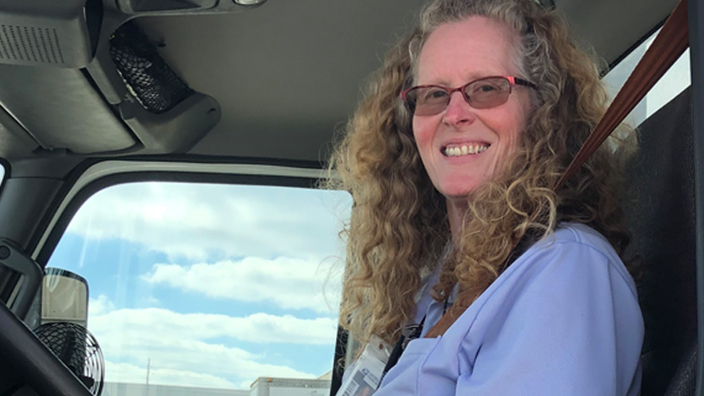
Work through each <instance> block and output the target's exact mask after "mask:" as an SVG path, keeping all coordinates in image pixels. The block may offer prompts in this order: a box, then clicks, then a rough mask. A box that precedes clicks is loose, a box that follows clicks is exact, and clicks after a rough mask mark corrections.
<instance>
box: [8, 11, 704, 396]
mask: <svg viewBox="0 0 704 396" xmlns="http://www.w3.org/2000/svg"><path fill="white" fill-rule="evenodd" d="M536 1H539V2H540V3H541V4H542V5H543V6H544V7H550V8H552V7H554V8H556V9H557V10H559V11H560V12H562V13H564V14H565V15H566V17H567V19H568V20H569V23H570V28H571V29H572V31H573V33H574V35H575V37H577V39H578V40H579V42H580V43H581V44H583V45H584V46H586V47H590V48H593V49H594V51H595V52H596V53H597V54H598V56H599V57H600V58H602V59H604V70H603V73H604V74H605V75H606V76H607V77H606V78H608V76H609V74H610V71H611V70H616V68H617V67H618V66H619V65H620V64H622V63H623V62H624V61H625V60H626V59H628V58H629V56H634V54H635V53H636V52H638V51H639V50H638V49H639V48H642V47H641V46H642V45H644V43H646V42H647V40H649V39H650V38H652V36H653V34H656V32H657V30H658V29H659V28H660V27H661V26H662V24H663V23H664V21H665V20H666V18H667V17H668V15H669V14H670V13H671V12H672V10H673V9H674V8H675V6H676V5H677V1H675V0H639V1H636V0H608V1H607V0H593V1H587V0H554V1H553V0H536ZM423 4H424V1H422V0H384V1H383V2H378V1H377V2H372V1H368V0H364V1H341V0H326V1H316V0H286V1H283V0H168V1H167V0H67V1H61V2H56V1H53V0H31V1H28V0H5V1H3V2H2V3H1V4H0V160H1V163H2V166H3V170H4V173H3V175H4V176H3V180H2V185H1V186H0V300H2V302H3V304H0V396H20V395H40V396H49V395H52V396H54V395H71V396H73V395H90V394H95V393H91V392H96V391H95V390H93V391H91V390H89V389H90V388H91V385H92V384H93V383H92V382H90V381H87V380H85V378H80V377H81V375H79V374H76V373H74V372H72V370H71V369H70V367H69V366H70V365H68V364H67V363H66V362H65V361H62V360H61V359H60V358H59V357H57V356H56V354H55V353H56V351H54V352H52V351H51V350H50V349H49V348H47V346H46V338H42V340H41V341H40V338H41V337H39V336H40V334H38V332H37V331H36V330H37V324H38V322H37V320H38V319H37V315H43V314H44V313H43V312H40V311H41V310H42V308H39V307H38V306H42V307H43V306H44V305H45V304H44V302H41V303H40V302H38V301H40V300H41V295H40V294H38V293H39V292H40V290H42V289H43V288H46V282H47V281H46V279H45V278H44V276H45V272H46V273H47V274H48V273H51V274H53V275H54V276H56V274H57V272H56V270H51V271H45V268H46V267H51V266H52V265H49V264H50V263H52V262H53V261H52V260H54V261H55V260H56V259H55V258H52V257H56V255H57V252H59V251H61V252H63V251H64V250H62V248H60V243H63V242H61V241H62V238H63V237H64V235H67V232H68V231H67V230H70V229H71V227H77V226H73V225H72V220H73V219H74V218H75V217H76V216H78V214H79V212H80V211H81V210H82V209H81V208H82V206H84V205H88V204H87V202H88V201H89V200H90V199H91V197H93V196H96V197H97V194H99V193H100V192H101V191H107V190H108V189H111V188H113V187H116V186H121V185H133V184H134V183H161V182H164V183H174V184H178V185H181V184H183V183H191V184H208V185H211V184H212V185H224V186H266V187H276V186H279V187H287V188H293V189H316V188H318V186H319V185H320V182H321V180H324V179H325V178H326V177H329V175H328V173H327V171H326V166H327V158H328V156H329V154H330V151H331V149H332V148H333V147H334V142H335V141H336V139H339V136H340V133H341V132H342V131H343V130H344V127H345V123H346V122H347V121H348V119H349V117H350V116H351V115H352V113H353V112H354V109H355V106H356V103H357V102H358V101H359V99H360V97H361V93H360V92H361V87H363V86H364V83H365V79H366V78H367V77H368V75H369V74H370V73H372V72H373V71H374V70H375V69H376V68H378V67H379V66H380V63H381V59H382V57H383V54H384V52H385V50H386V49H387V48H388V47H389V46H390V45H391V44H392V43H393V42H394V41H395V39H396V38H397V37H399V36H401V35H403V34H404V33H405V32H407V31H408V30H409V29H410V27H411V26H412V25H413V21H414V20H415V18H417V15H418V12H419V10H420V8H421V7H422V5H423ZM688 9H689V13H690V15H689V21H690V22H689V35H690V46H691V48H690V51H689V57H690V62H691V66H690V65H689V64H687V69H688V70H691V72H690V73H691V74H690V75H691V86H690V87H687V88H686V89H685V90H684V91H683V92H681V93H680V92H676V94H675V95H673V96H674V98H673V99H670V98H668V99H667V100H663V102H665V103H663V105H662V106H661V107H659V109H657V110H653V111H651V112H649V113H648V114H647V115H645V116H643V117H641V118H640V119H638V120H637V125H634V126H637V129H636V130H637V133H638V139H639V151H638V152H637V154H636V155H635V156H634V158H633V159H632V160H631V161H630V165H629V166H630V170H629V175H630V178H629V180H628V183H627V189H626V191H627V194H626V196H625V197H624V200H625V204H624V207H625V208H626V211H627V218H628V221H629V225H630V226H631V231H632V233H633V236H632V243H631V246H630V249H631V251H630V254H632V255H634V256H637V257H638V260H639V261H640V262H641V264H642V268H643V276H642V278H641V279H640V280H639V295H640V299H641V307H642V309H643V313H644V318H645V323H646V339H645V344H644V347H643V354H642V359H643V368H644V373H643V390H642V394H643V395H678V396H679V395H695V394H696V395H704V390H703V389H702V373H704V365H702V364H701V363H700V362H699V361H698V359H697V356H698V355H699V356H701V352H702V350H701V348H702V347H704V339H703V338H702V336H701V335H700V333H699V331H701V330H700V329H701V328H702V326H701V324H700V323H699V321H700V320H699V318H700V317H703V315H702V310H703V309H704V304H703V303H702V297H698V296H704V289H703V287H704V275H703V274H704V272H703V271H704V264H703V262H704V250H702V249H703V248H702V246H704V245H703V244H702V239H703V238H704V227H702V225H704V219H703V216H704V190H703V187H702V186H704V183H702V181H701V180H704V179H701V178H702V177H703V176H702V175H704V173H703V171H704V160H703V158H704V151H702V150H704V146H702V143H701V142H699V140H700V139H701V137H699V136H698V135H697V133H699V134H701V133H702V132H704V130H703V128H702V121H701V119H702V118H701V117H702V116H701V113H702V111H701V109H702V106H704V103H703V102H702V95H703V94H704V85H703V84H702V76H703V74H702V70H704V69H703V67H704V64H702V60H704V58H703V57H702V52H701V49H702V48H704V43H703V42H702V40H703V39H704V28H703V27H702V26H701V23H702V21H704V4H703V3H702V1H701V0H689V3H688ZM697 43H699V45H697ZM626 74H627V73H626ZM688 78H690V77H688ZM686 85H689V82H687V84H686ZM650 113H652V114H650ZM695 132H696V133H695ZM333 177H334V176H333ZM191 184H189V185H191ZM143 185H148V184H143ZM140 191H141V190H140ZM184 191H185V190H184ZM296 191H298V190H296ZM125 194H127V193H125ZM130 194H132V193H130ZM134 194H142V193H141V192H137V193H134ZM184 194H187V192H184ZM284 196H285V195H284ZM303 201H305V199H302V201H301V202H303ZM101 202H102V201H101ZM292 202H293V201H291V202H289V203H287V204H285V205H286V206H287V207H286V210H287V213H290V214H292V215H295V214H296V212H297V211H298V210H299V207H298V206H297V205H296V204H293V203H292ZM296 202H298V201H296ZM95 205H97V204H95ZM95 205H93V206H95ZM99 209H100V208H99ZM99 209H96V210H99ZM102 210H103V211H106V212H110V211H112V212H114V213H113V215H115V216H117V217H120V216H129V213H127V214H124V213H122V212H119V213H118V211H117V209H115V208H112V207H107V208H105V207H104V208H102ZM134 210H139V208H137V209H134ZM159 210H160V209H154V208H151V209H148V210H147V209H145V212H147V215H145V216H147V217H149V216H152V217H154V216H156V214H155V213H156V212H158V211H159ZM179 210H180V209H179ZM155 211H156V212H155ZM165 212H167V213H165V214H164V215H165V216H168V215H171V214H173V213H175V212H169V211H168V210H166V211H165ZM116 213H117V214H116ZM121 213H122V214H121ZM159 213H161V212H159ZM214 213H216V214H215V215H214V216H218V215H222V213H219V214H217V213H218V212H214ZM243 216H244V217H246V216H245V215H243ZM150 218H151V217H150ZM194 219H195V220H194ZM197 219H198V216H197V214H194V216H193V217H188V218H187V220H184V221H186V222H195V223H197V221H196V220H197ZM287 219H288V218H287ZM282 221H288V220H286V219H284V220H282ZM291 221H293V220H291ZM139 227H143V228H144V229H148V228H149V227H147V226H137V228H139ZM338 231H339V230H338ZM105 232H108V231H105ZM247 232H248V233H252V234H256V233H257V229H248V230H247ZM194 233H198V231H195V232H194ZM330 234H332V237H333V238H337V235H336V232H335V231H333V232H331V233H330ZM139 235H144V234H139ZM191 236H192V237H193V240H203V241H212V240H216V239H218V238H222V236H218V235H210V234H208V235H191ZM141 238H142V242H143V247H144V251H145V252H149V251H151V250H150V246H149V243H151V242H148V241H152V240H154V241H156V242H154V243H155V244H156V243H159V244H163V246H168V248H169V249H172V250H169V252H177V251H178V246H172V245H168V243H167V242H164V240H163V239H158V238H157V239H150V238H152V237H151V236H145V237H141ZM154 238H156V237H154ZM199 238H200V239H199ZM145 241H147V242H145ZM208 243H209V242H208ZM225 243H227V242H225ZM57 246H58V247H57ZM159 246H161V245H159ZM154 249H156V248H154ZM206 250H207V249H206ZM144 254H147V253H144ZM169 254H170V253H169ZM233 254H235V253H233ZM340 254H342V253H340ZM235 255H236V256H238V255H240V254H239V253H237V254H235ZM171 257H172V256H169V259H171ZM164 260H166V259H162V261H164ZM194 263H195V261H194ZM281 263H284V262H283V261H280V262H279V264H281ZM172 264H173V261H171V262H169V263H168V264H163V263H162V264H158V265H155V266H153V267H150V271H151V272H148V273H146V275H145V274H143V275H141V278H140V279H141V280H142V281H144V280H145V279H146V280H148V281H149V282H151V283H150V284H159V285H162V284H166V282H167V281H163V280H161V281H160V280H159V279H162V278H159V276H160V275H162V274H166V272H165V271H166V270H167V269H170V270H174V271H175V269H174V268H175V267H173V266H171V267H170V266H169V265H172ZM281 265H283V264H281ZM198 268H200V267H198V264H192V265H190V266H189V267H188V268H187V269H188V270H189V271H190V270H193V271H192V272H188V274H189V276H196V274H195V270H196V269H198ZM237 268H239V267H237ZM262 268H271V271H274V270H277V269H280V268H281V267H277V266H271V267H266V266H265V267H262ZM162 270H163V271H164V272H163V273H162V272H160V271H162ZM74 272H80V271H77V270H76V271H74ZM262 274H263V275H261V276H264V277H266V276H267V273H266V272H262ZM74 275H75V274H74ZM271 275H274V274H273V273H272V274H271ZM116 276H117V275H116ZM164 276H166V275H164ZM233 276H234V275H233ZM86 278H87V279H88V281H87V282H83V284H87V289H86V291H85V295H86V297H85V298H84V299H87V298H88V297H87V296H88V289H91V288H92V289H91V291H94V290H97V289H96V288H95V287H98V286H97V285H98V284H101V285H102V284H103V283H106V284H107V285H106V286H104V287H106V288H109V287H110V285H109V284H108V283H110V282H117V280H115V279H117V278H113V277H107V276H106V277H105V279H101V280H100V281H97V280H96V281H94V280H93V278H88V277H86ZM72 279H74V281H76V284H79V283H81V281H80V280H81V279H82V277H81V275H80V274H78V275H76V276H74V277H73V278H72ZM163 279H165V278H163ZM170 279H171V278H170ZM189 279H191V278H189ZM193 279H195V278H193ZM158 282H162V283H158ZM169 282H175V281H173V279H171V280H169ZM94 284H96V286H95V287H94V286H93V285H94ZM183 287H184V288H185V287H190V288H191V289H189V290H191V291H193V290H200V291H201V292H203V293H206V294H207V293H215V292H214V291H209V290H207V285H206V286H205V287H203V286H198V285H195V286H194V285H193V284H188V285H186V286H183ZM199 287H200V289H199ZM270 289H276V288H274V287H272V288H270ZM125 290H127V292H129V288H127V289H125ZM275 292H277V290H273V291H272V292H271V296H270V300H271V301H278V302H279V303H280V304H285V300H286V299H287V297H286V296H283V297H281V296H279V297H277V296H276V295H275V294H274V293H275ZM267 293H269V291H267ZM281 293H284V291H283V290H282V291H281ZM38 296H39V297H38ZM90 297H91V304H94V301H96V304H97V301H102V300H98V299H97V296H93V295H91V296H90ZM93 297H96V300H93ZM126 298H127V299H129V298H130V297H129V296H127V297H126ZM47 304H48V303H47ZM96 307H97V306H96ZM142 308H143V307H142ZM91 309H92V310H93V309H97V308H94V306H93V305H91ZM144 309H146V308H144ZM149 309H152V311H149V312H152V313H154V314H157V313H163V311H157V310H156V309H157V308H155V307H151V308H149ZM117 311H119V310H117V309H115V312H117ZM145 312H146V311H145ZM82 314H83V315H84V317H85V315H87V313H86V312H83V313H82ZM90 320H93V319H90ZM90 320H89V322H88V329H89V330H91V322H90ZM305 320H310V322H306V324H307V325H308V324H309V323H311V326H313V324H314V323H318V322H315V320H316V319H315V318H313V317H312V316H311V317H310V318H308V317H306V318H305ZM238 323H239V322H238ZM321 323H322V322H321ZM325 323H326V324H328V322H325ZM328 327H329V326H328ZM311 329H312V327H311ZM326 329H327V327H326ZM158 331H159V329H155V330H154V332H157V333H158ZM326 331H328V330H326ZM329 331H330V334H331V335H330V336H329V338H327V339H328V340H332V341H331V342H332V345H329V343H328V344H325V343H324V342H322V341H321V342H320V343H318V344H316V345H327V346H326V347H325V348H327V349H328V350H329V352H328V353H329V362H328V363H329V367H328V368H327V370H333V362H337V363H339V362H340V358H342V357H344V354H343V353H342V352H341V349H340V347H341V345H339V344H340V343H341V339H344V337H336V332H335V328H334V327H333V328H332V329H331V330H329ZM156 336H157V337H158V336H159V334H156ZM38 337H39V338H38ZM96 338H97V341H98V342H100V341H101V337H100V334H98V333H97V332H96ZM335 340H337V343H338V345H337V348H336V346H335V345H334V342H335ZM315 342H317V341H315ZM315 342H313V343H315ZM209 345H210V344H209ZM82 348H84V349H85V348H87V347H86V346H85V345H84V346H83V347H82ZM103 349H104V350H105V351H104V352H105V354H106V356H108V353H109V351H108V350H107V348H105V346H104V348H103ZM336 352H337V353H336ZM261 353H263V352H261ZM261 353H260V354H261ZM252 354H253V355H256V352H252ZM303 355H305V354H303ZM140 356H141V355H140ZM145 356H146V355H145ZM248 356H249V355H248ZM300 359H301V360H305V359H306V357H305V356H301V357H300ZM143 360H146V359H143ZM337 363H336V364H337ZM121 364H123V366H120V365H119V364H118V362H113V366H108V374H107V378H108V379H109V378H110V374H109V371H110V369H111V367H112V368H113V369H115V370H116V369H117V368H119V367H122V368H124V367H127V366H124V364H127V363H125V362H122V363H121ZM326 364H327V363H326ZM149 365H151V360H150V362H149V363H147V362H144V366H147V368H146V373H147V374H146V375H147V377H146V383H147V385H149V375H150V374H149V370H150V366H149ZM143 368H144V367H142V369H143ZM165 372H166V371H163V373H165ZM282 372H283V371H282ZM333 372H337V374H339V367H338V368H337V370H333ZM139 373H140V374H139V375H142V371H140V372H139ZM153 373H154V374H156V373H157V371H153ZM320 374H322V372H321V373H320ZM262 375H268V374H266V373H263V374H262ZM257 377H258V376H257ZM257 377H253V378H252V380H254V379H255V378H257ZM199 378H201V379H202V380H203V381H207V380H208V378H211V377H207V376H205V374H203V376H201V377H199ZM309 378H310V377H309ZM336 378H337V377H336V376H335V375H333V378H332V380H331V386H330V391H329V392H330V394H331V395H334V394H335V389H336V386H339V378H337V380H336ZM260 380H261V379H260ZM100 381H101V382H102V381H103V378H102V377H101V378H100ZM108 382H109V381H108ZM214 387H217V386H214ZM237 388H238V389H246V386H244V385H242V386H241V387H237ZM213 392H215V391H213ZM104 394H109V393H104ZM113 394H118V393H113ZM164 394H167V393H164ZM173 394H177V393H173ZM178 394H186V393H178ZM193 394H196V393H193ZM202 394H205V393H202ZM212 394H213V395H215V394H217V393H212ZM245 394H248V393H245Z"/></svg>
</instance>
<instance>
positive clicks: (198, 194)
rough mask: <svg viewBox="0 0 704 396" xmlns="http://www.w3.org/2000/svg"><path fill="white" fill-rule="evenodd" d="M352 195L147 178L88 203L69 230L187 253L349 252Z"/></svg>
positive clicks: (199, 256) (195, 256) (197, 256)
mask: <svg viewBox="0 0 704 396" xmlns="http://www.w3.org/2000/svg"><path fill="white" fill-rule="evenodd" d="M350 204H351V198H350V197H349V195H348V194H347V193H344V192H340V191H323V190H309V189H300V188H283V187H264V186H243V185H237V186H232V185H213V184H194V183H166V182H147V183H130V184H124V185H118V186H113V187H110V188H108V189H106V190H103V191H100V192H98V193H97V194H96V195H94V196H93V197H91V198H90V199H89V200H88V201H87V202H86V203H85V204H84V205H83V207H81V208H80V210H79V211H78V213H77V214H76V216H75V217H74V219H73V220H72V221H71V224H70V225H69V231H70V232H73V233H76V234H79V235H81V236H83V237H85V238H87V239H105V238H117V239H123V240H126V241H129V242H136V243H140V244H142V245H143V246H145V247H146V248H148V249H150V250H154V251H159V252H164V253H166V254H167V255H168V256H169V257H170V259H171V260H176V259H178V258H179V257H186V258H188V259H191V260H208V258H209V257H218V258H224V257H245V256H257V257H267V258H274V257H278V256H287V257H295V258H315V259H317V260H321V259H323V258H326V257H329V256H341V255H342V254H343V252H342V248H341V243H340V241H339V238H338V232H339V230H340V229H341V228H342V221H346V220H347V219H348V218H349V207H350Z"/></svg>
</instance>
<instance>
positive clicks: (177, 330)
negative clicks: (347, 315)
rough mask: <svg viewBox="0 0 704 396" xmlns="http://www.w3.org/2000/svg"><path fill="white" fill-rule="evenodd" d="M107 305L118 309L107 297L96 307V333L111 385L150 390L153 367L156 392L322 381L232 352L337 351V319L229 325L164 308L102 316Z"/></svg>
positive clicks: (263, 318) (91, 324) (232, 321)
mask: <svg viewBox="0 0 704 396" xmlns="http://www.w3.org/2000/svg"><path fill="white" fill-rule="evenodd" d="M101 304H102V305H103V306H108V305H110V304H109V301H107V298H105V296H100V297H98V298H97V299H95V300H91V309H90V312H91V315H90V317H89V319H88V328H89V329H90V331H91V332H92V333H93V334H94V335H95V336H96V338H97V340H98V342H99V343H100V346H101V348H102V350H103V353H104V355H105V359H106V362H108V365H107V371H106V381H109V382H132V383H143V382H144V381H145V379H146V367H147V361H150V362H151V364H150V383H154V384H164V385H183V386H196V387H197V386H209V387H226V388H236V387H239V386H242V384H249V383H251V382H252V381H254V380H255V379H256V378H258V377H260V376H274V377H289V378H315V377H316V376H315V375H313V374H311V373H306V372H302V371H300V370H296V369H294V368H292V367H288V366H286V365H283V364H279V362H273V363H272V362H267V361H266V358H267V356H263V355H259V354H255V353H251V352H249V351H246V350H245V349H242V348H239V347H234V346H232V345H229V344H232V343H233V342H234V341H243V342H255V343H303V344H314V345H329V346H330V348H331V350H332V347H333V345H334V341H335V332H336V326H337V323H336V321H335V320H333V319H329V318H318V319H299V318H295V317H293V316H290V315H285V316H274V315H268V314H263V313H260V314H254V315H250V316H247V317H229V316H226V315H215V314H200V313H198V314H180V313H176V312H172V311H168V310H165V309H159V308H147V309H118V310H112V311H109V310H106V309H103V310H102V311H101V310H100V308H96V307H98V306H99V305H101ZM97 312H99V313H97ZM225 344H228V345H225ZM240 344H242V342H240ZM301 358H302V359H304V357H301Z"/></svg>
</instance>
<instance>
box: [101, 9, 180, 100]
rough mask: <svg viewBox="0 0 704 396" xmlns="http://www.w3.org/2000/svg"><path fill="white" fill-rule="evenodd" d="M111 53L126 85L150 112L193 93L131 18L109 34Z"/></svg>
mask: <svg viewBox="0 0 704 396" xmlns="http://www.w3.org/2000/svg"><path fill="white" fill-rule="evenodd" d="M110 55H111V56H112V60H113V62H115V66H116V67H117V70H118V71H119V72H120V75H122V79H123V80H124V81H125V84H127V87H128V88H129V89H130V90H131V91H132V94H133V95H134V96H135V97H136V98H137V100H139V102H140V103H141V104H142V106H144V108H145V109H146V110H147V111H149V112H151V113H155V114H160V113H164V112H166V111H168V110H170V109H172V108H173V107H174V106H176V105H177V104H179V103H180V102H181V101H183V100H184V99H186V98H187V97H189V96H190V95H192V94H193V90H192V89H191V88H189V87H188V85H186V83H185V82H184V81H183V80H181V78H179V76H177V75H176V73H174V71H173V70H171V68H170V67H169V65H167V64H166V62H165V61H164V59H163V58H162V57H161V56H160V55H159V53H158V52H157V49H156V46H155V45H154V44H153V43H152V42H151V41H150V40H149V39H148V38H147V36H146V35H145V34H144V32H142V30H141V29H140V28H139V27H138V26H137V25H135V24H134V23H132V22H127V23H125V24H124V25H122V26H121V27H120V28H119V29H117V30H116V31H115V33H114V34H113V36H112V37H111V38H110Z"/></svg>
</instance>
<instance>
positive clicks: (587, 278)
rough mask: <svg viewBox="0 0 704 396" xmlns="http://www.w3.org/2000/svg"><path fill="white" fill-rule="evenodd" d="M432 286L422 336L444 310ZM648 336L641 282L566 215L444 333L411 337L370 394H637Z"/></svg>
mask: <svg viewBox="0 0 704 396" xmlns="http://www.w3.org/2000/svg"><path fill="white" fill-rule="evenodd" d="M436 277H437V274H434V276H432V277H431V278H430V280H429V281H430V282H434V281H436V279H437V278H436ZM429 290H430V288H429V287H426V288H425V289H424V292H423V296H422V297H421V299H420V301H419V302H418V311H419V312H418V315H417V316H418V317H417V318H416V319H417V321H419V320H420V319H422V317H423V316H424V315H425V316H426V320H425V328H424V330H423V335H425V333H427V331H428V330H429V329H430V328H431V327H432V326H433V325H434V324H435V322H437V320H438V319H439V318H440V316H442V310H443V304H442V303H438V302H435V301H433V300H432V299H431V298H430V295H429V294H428V292H429ZM642 342H643V318H642V315H641V311H640V308H639V306H638V298H637V295H636V288H635V284H634V282H633V279H632V278H631V276H630V275H629V274H628V271H627V270H626V268H625V266H624V265H623V263H622V262H621V260H620V259H619V257H618V255H617V254H616V252H615V251H614V249H613V248H612V247H611V245H610V244H609V243H608V242H607V241H606V239H605V238H604V237H603V236H602V235H600V234H599V233H598V232H596V231H594V230H593V229H591V228H589V227H587V226H584V225H581V224H571V223H569V224H564V225H563V226H562V227H560V228H559V229H558V230H557V231H555V233H554V234H553V235H551V236H549V237H547V238H545V239H543V240H541V241H538V242H536V243H535V244H534V245H533V246H531V247H530V248H529V249H528V250H527V251H526V252H525V253H524V254H523V255H521V257H519V258H518V259H517V260H516V261H515V262H514V263H513V264H512V265H511V266H510V267H509V268H507V269H506V271H504V272H503V273H502V274H501V275H500V276H499V277H498V278H497V279H496V281H494V283H492V285H491V286H490V287H489V288H487V290H485V291H484V293H483V294H482V295H481V296H480V297H479V298H478V299H477V300H476V301H475V302H474V303H473V304H472V305H471V306H470V307H469V308H468V309H467V310H466V311H465V312H464V313H463V314H462V316H460V318H458V319H457V321H456V322H455V323H454V324H453V325H452V326H451V327H450V328H449V329H448V330H447V332H446V333H445V334H444V335H443V336H441V337H437V338H420V339H417V340H413V341H411V342H410V343H409V344H408V347H407V348H406V350H405V351H404V353H403V355H402V356H401V358H400V360H399V362H398V363H397V364H396V366H394V367H393V368H392V369H391V370H390V371H389V373H388V374H387V375H386V377H385V378H384V380H383V382H382V385H381V387H380V388H379V390H377V392H376V393H375V394H374V396H390V395H393V396H405V395H409V396H410V395H423V396H430V395H432V396H451V395H457V396H459V395H463V396H464V395H467V396H473V395H561V396H563V395H585V396H587V395H589V396H594V395H600V396H607V395H629V396H630V395H638V394H639V393H640V381H641V367H640V351H641V346H642Z"/></svg>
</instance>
